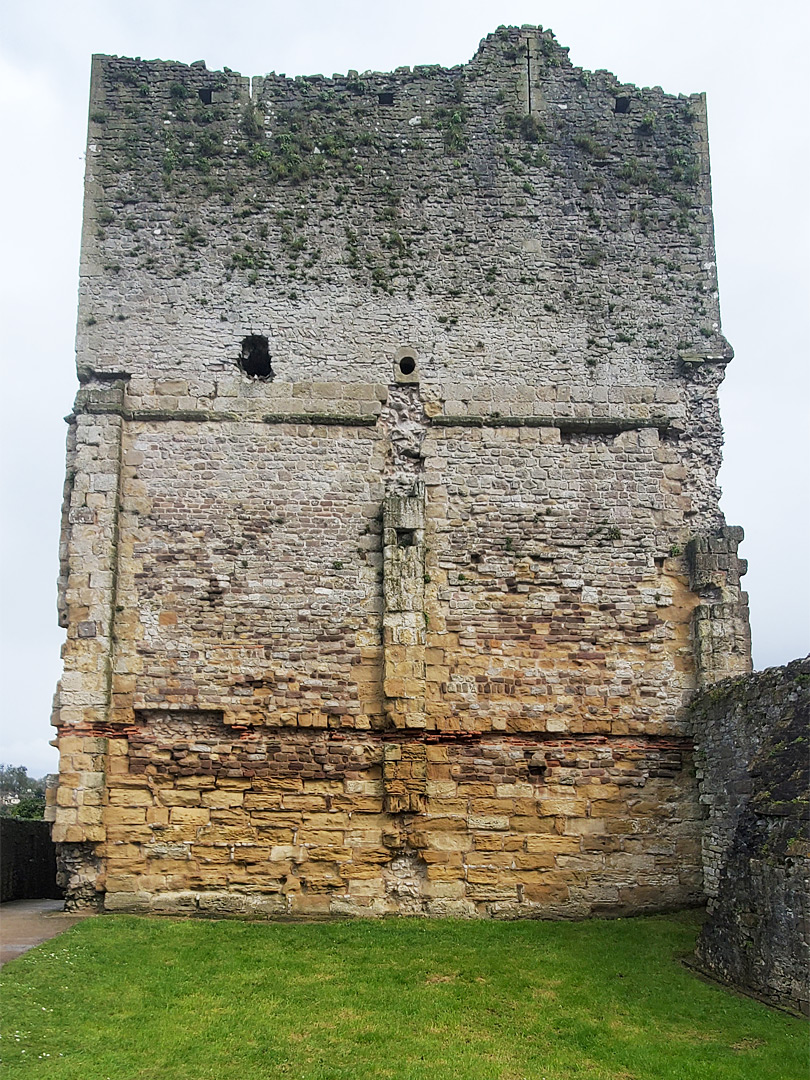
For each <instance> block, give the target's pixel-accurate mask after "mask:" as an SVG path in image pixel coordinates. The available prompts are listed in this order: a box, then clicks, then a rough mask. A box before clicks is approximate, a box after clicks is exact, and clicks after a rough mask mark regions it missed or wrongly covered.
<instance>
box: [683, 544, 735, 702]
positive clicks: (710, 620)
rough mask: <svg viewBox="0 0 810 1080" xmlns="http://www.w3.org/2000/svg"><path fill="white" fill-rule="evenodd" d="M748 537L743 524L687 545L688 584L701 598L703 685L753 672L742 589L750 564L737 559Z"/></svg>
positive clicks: (698, 649)
mask: <svg viewBox="0 0 810 1080" xmlns="http://www.w3.org/2000/svg"><path fill="white" fill-rule="evenodd" d="M744 535H745V534H744V533H743V530H742V529H741V528H740V527H739V526H728V527H726V528H722V529H718V530H717V532H715V533H714V534H713V535H711V536H708V537H697V538H695V539H693V540H690V541H689V543H688V544H687V546H686V558H687V561H688V564H689V576H690V587H691V589H692V591H693V592H694V593H696V594H697V595H698V596H699V597H700V603H699V604H698V605H697V607H696V608H695V612H694V615H693V623H692V632H693V641H694V649H695V659H696V662H697V672H698V678H699V680H700V682H701V683H702V684H703V685H705V684H707V683H712V682H716V681H717V680H718V679H725V678H727V677H728V676H730V675H738V674H743V673H745V672H747V671H750V670H751V629H750V625H749V621H748V594H747V593H746V592H743V591H742V589H741V588H740V578H741V577H743V575H744V574H745V573H746V571H747V569H748V564H747V562H746V560H745V559H740V558H738V557H737V548H738V546H739V544H740V543H742V540H743V538H744Z"/></svg>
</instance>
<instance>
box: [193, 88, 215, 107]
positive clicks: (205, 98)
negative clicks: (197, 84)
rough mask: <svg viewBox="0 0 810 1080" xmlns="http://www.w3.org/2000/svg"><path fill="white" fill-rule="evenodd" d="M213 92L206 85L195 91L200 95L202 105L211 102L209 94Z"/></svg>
mask: <svg viewBox="0 0 810 1080" xmlns="http://www.w3.org/2000/svg"><path fill="white" fill-rule="evenodd" d="M213 92H214V91H213V90H212V89H211V88H210V87H208V86H204V87H203V88H202V90H198V91H197V93H198V94H199V95H200V101H201V102H202V103H203V105H210V104H211V96H212V94H213Z"/></svg>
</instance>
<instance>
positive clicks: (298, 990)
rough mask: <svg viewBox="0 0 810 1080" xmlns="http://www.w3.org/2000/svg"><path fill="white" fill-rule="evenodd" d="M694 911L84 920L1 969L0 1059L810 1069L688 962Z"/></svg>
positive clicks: (488, 1079) (521, 1073) (245, 1070)
mask: <svg viewBox="0 0 810 1080" xmlns="http://www.w3.org/2000/svg"><path fill="white" fill-rule="evenodd" d="M699 919H700V916H699V914H697V913H694V912H684V913H681V914H678V915H673V916H655V917H650V918H637V919H619V920H615V921H612V922H607V921H605V922H603V921H591V922H580V923H559V922H557V923H550V922H537V921H523V922H507V923H504V922H487V921H480V922H470V921H458V920H426V919H397V920H384V921H377V920H360V919H358V920H347V921H345V922H330V923H317V924H313V923H310V924H300V923H294V924H291V923H269V924H267V923H264V924H256V923H240V922H223V921H220V922H213V921H212V922H206V921H196V920H189V921H181V920H169V919H148V918H137V917H129V916H104V917H101V918H97V919H88V920H85V921H84V922H82V923H80V924H79V925H77V926H75V927H74V928H73V929H71V930H69V931H67V932H66V933H65V934H63V935H62V936H60V937H59V938H56V939H54V940H52V941H50V942H48V943H46V944H45V945H42V946H40V947H39V948H37V949H35V950H33V951H32V952H30V953H28V954H26V955H25V956H23V957H20V958H19V959H18V960H15V961H13V962H12V963H10V964H8V965H7V966H6V968H5V969H4V971H3V975H2V979H0V989H2V1004H3V1027H2V1043H0V1045H1V1046H2V1057H3V1062H4V1069H5V1072H6V1075H7V1076H8V1077H9V1078H16V1077H32V1078H34V1077H43V1078H44V1077H47V1078H48V1080H229V1078H234V1080H256V1078H262V1080H264V1078H268V1080H269V1078H276V1077H290V1078H295V1080H370V1078H377V1077H380V1078H389V1077H390V1078H393V1080H585V1078H587V1080H659V1078H660V1080H707V1078H711V1080H807V1075H808V1073H807V1064H806V1063H807V1038H806V1028H805V1025H804V1024H803V1022H802V1021H801V1020H797V1019H794V1018H793V1017H791V1016H788V1015H786V1014H784V1013H779V1012H777V1011H775V1010H772V1009H769V1008H767V1007H766V1006H764V1005H761V1004H759V1003H758V1002H756V1001H752V1000H749V999H746V998H742V997H739V996H737V995H735V994H732V993H729V992H728V991H725V990H723V989H721V988H719V987H717V986H713V985H711V984H709V983H706V982H705V981H703V980H701V979H699V978H698V977H697V976H696V975H695V974H694V973H693V972H691V971H689V970H688V969H687V968H685V967H684V966H683V964H681V963H680V959H681V958H682V957H685V956H687V955H688V954H690V953H691V951H692V949H693V947H694V940H695V936H696V933H697V930H698V926H699Z"/></svg>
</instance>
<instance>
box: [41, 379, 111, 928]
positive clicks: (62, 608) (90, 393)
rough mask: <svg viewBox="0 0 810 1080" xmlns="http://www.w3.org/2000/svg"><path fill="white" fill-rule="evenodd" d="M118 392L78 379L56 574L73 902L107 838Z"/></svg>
mask: <svg viewBox="0 0 810 1080" xmlns="http://www.w3.org/2000/svg"><path fill="white" fill-rule="evenodd" d="M123 396H124V382H123V381H122V380H116V381H113V382H111V383H107V384H99V383H91V384H89V385H87V386H85V387H83V388H82V389H81V390H80V391H79V394H78V397H77V402H76V411H75V413H74V415H73V416H72V417H71V418H70V431H69V433H68V478H67V483H66V485H65V496H64V498H65V503H64V508H63V529H62V538H61V547H60V556H61V568H62V570H61V575H60V580H59V615H60V624H61V625H62V626H65V627H67V630H68V636H67V641H66V642H65V645H64V672H63V675H62V678H61V680H60V682H59V685H58V687H57V691H56V698H55V701H54V716H53V723H54V724H55V726H56V727H57V728H58V735H57V745H58V747H59V752H60V770H59V786H58V788H57V790H56V799H55V805H54V806H52V807H51V808H49V814H48V816H49V818H50V819H51V820H52V821H53V831H52V836H53V839H54V841H55V842H56V844H57V845H58V848H57V852H58V856H57V857H58V872H59V877H60V884H61V885H62V886H63V887H64V888H66V890H67V891H68V893H69V903H70V904H71V905H72V906H74V907H75V906H86V905H88V904H92V903H93V902H94V901H95V900H96V898H97V895H98V888H97V887H98V886H99V885H100V880H99V871H100V860H99V858H98V854H97V847H96V845H98V844H100V843H102V842H103V841H104V840H105V839H106V831H105V828H104V824H103V813H104V801H105V790H106V773H107V755H108V749H109V747H108V742H109V739H108V735H109V714H110V705H111V692H112V676H113V672H112V664H113V623H114V619H115V607H116V577H117V544H118V509H119V501H120V491H119V486H120V476H121V442H122V428H123V422H124V421H123V417H122V411H123Z"/></svg>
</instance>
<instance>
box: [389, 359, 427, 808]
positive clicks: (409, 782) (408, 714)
mask: <svg viewBox="0 0 810 1080" xmlns="http://www.w3.org/2000/svg"><path fill="white" fill-rule="evenodd" d="M417 379H418V373H415V375H414V374H411V375H406V376H404V377H403V376H402V375H401V374H400V373H399V372H398V383H399V384H400V385H397V386H394V387H392V388H391V392H390V394H389V401H388V406H387V409H386V412H385V414H384V415H383V417H382V422H383V425H384V430H385V431H386V433H387V436H388V439H389V455H388V463H387V468H386V473H387V475H386V478H385V484H386V486H385V495H384V498H383V507H382V535H383V541H382V542H383V695H384V702H385V712H386V722H387V725H386V726H387V727H388V728H389V730H392V731H402V732H404V731H412V732H413V731H418V730H420V729H423V728H424V727H425V636H426V635H425V629H426V618H427V616H426V612H425V484H424V480H423V479H422V471H423V464H424V459H423V457H422V443H423V441H424V438H425V424H426V419H425V415H424V411H423V409H422V404H421V401H420V398H419V389H418V385H416V380H417ZM425 754H426V748H425V743H424V741H422V740H421V739H406V740H397V741H394V742H389V743H387V744H386V746H385V757H384V763H383V781H384V793H385V809H386V811H387V812H388V813H402V812H407V811H411V812H419V811H422V810H424V808H425V785H426V760H425Z"/></svg>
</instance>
